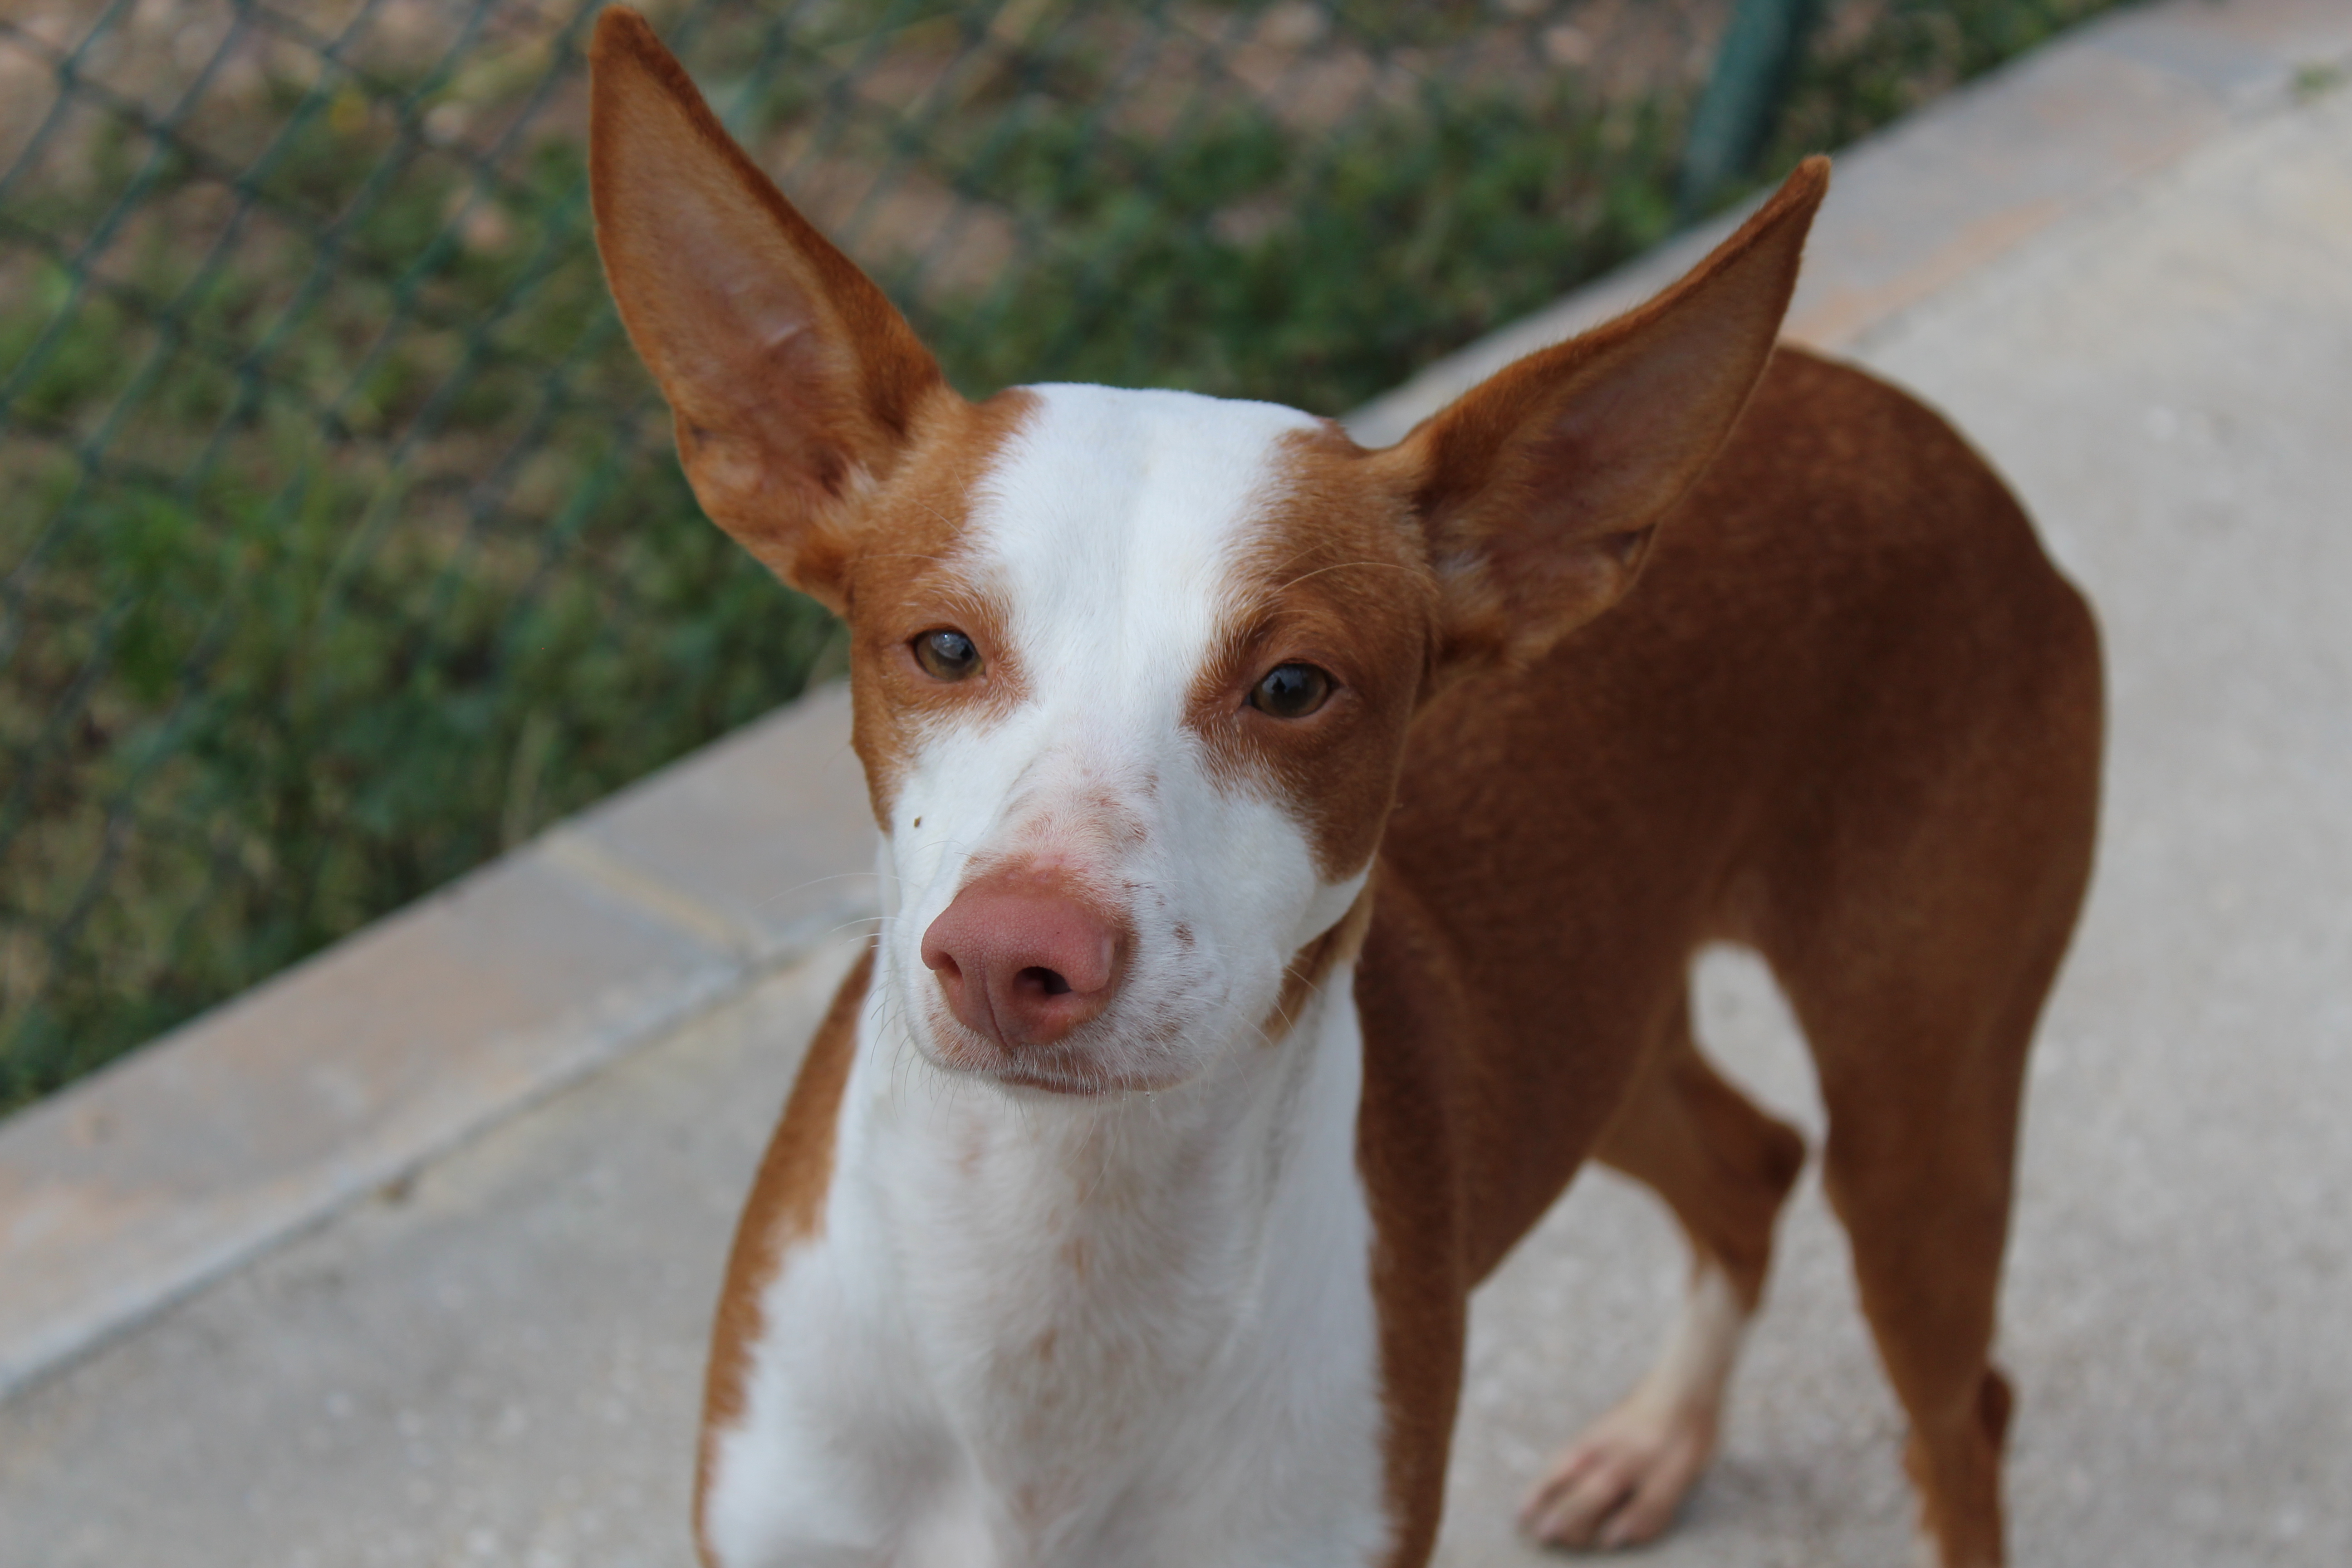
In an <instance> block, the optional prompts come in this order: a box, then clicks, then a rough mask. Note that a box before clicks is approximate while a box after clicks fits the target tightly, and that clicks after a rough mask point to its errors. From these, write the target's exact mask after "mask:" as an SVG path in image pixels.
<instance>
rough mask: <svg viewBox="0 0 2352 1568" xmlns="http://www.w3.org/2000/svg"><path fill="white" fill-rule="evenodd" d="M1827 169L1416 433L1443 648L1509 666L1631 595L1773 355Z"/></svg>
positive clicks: (1810, 166) (1402, 478) (1410, 459)
mask: <svg viewBox="0 0 2352 1568" xmlns="http://www.w3.org/2000/svg"><path fill="white" fill-rule="evenodd" d="M1828 188H1829V161H1828V160H1827V159H1824V158H1811V159H1808V160H1807V161H1806V162H1805V163H1803V164H1802V165H1801V166H1800V167H1799V168H1798V170H1797V172H1796V173H1795V174H1791V175H1790V177H1789V180H1788V182H1787V184H1783V185H1782V186H1781V187H1780V192H1779V194H1778V195H1775V196H1774V197H1773V198H1772V199H1771V200H1770V201H1769V202H1768V203H1766V204H1765V205H1764V207H1763V208H1762V210H1760V211H1759V212H1758V213H1757V214H1756V216H1754V217H1752V218H1750V219H1749V220H1748V222H1747V224H1745V225H1744V226H1742V227H1741V228H1740V230H1739V232H1738V233H1737V234H1735V235H1733V236H1732V237H1731V238H1729V239H1728V240H1726V241H1725V242H1724V243H1723V244H1722V245H1721V246H1720V247H1717V249H1716V251H1715V253H1714V254H1713V255H1711V256H1709V257H1708V258H1706V260H1705V261H1704V262H1702V263H1700V264H1699V266H1698V267H1697V268H1695V269H1693V270H1692V271H1691V272H1690V273H1689V275H1688V276H1686V277H1685V278H1684V279H1682V280H1681V281H1680V282H1678V283H1676V284H1675V286H1674V287H1673V288H1672V289H1668V290H1667V291H1666V292H1665V293H1664V294H1662V295H1660V296H1659V297H1658V298H1657V299H1655V300H1652V301H1651V302H1650V303H1649V304H1647V305H1645V306H1643V308H1642V309H1640V310H1636V311H1634V312H1633V314H1631V315H1628V316H1624V317H1622V318H1620V319H1619V320H1617V321H1612V322H1610V323H1608V324H1607V325H1605V326H1601V327H1599V328H1596V329H1594V330H1593V331H1590V332H1587V333H1585V334H1584V335H1583V336H1581V337H1578V338H1574V339H1571V340H1570V341H1569V342H1564V343H1561V344H1559V345H1558V346H1556V347H1553V348H1549V349H1546V350H1543V351H1541V352H1540V353H1533V354H1530V355H1528V357H1527V358H1525V359H1523V360H1520V361H1519V362H1517V363H1516V364H1513V365H1511V366H1509V367H1507V369H1505V370H1502V371H1500V372H1498V373H1496V374H1495V375H1493V376H1492V377H1490V378H1488V379H1487V380H1486V381H1485V382H1483V383H1481V384H1479V385H1477V386H1476V387H1475V388H1473V389H1472V390H1471V391H1469V392H1467V393H1465V394H1464V395H1462V397H1461V398H1459V399H1458V400H1457V401H1455V402H1454V404H1453V405H1451V406H1449V407H1447V408H1446V409H1445V410H1444V411H1443V412H1442V413H1439V414H1437V415H1435V416H1433V417H1431V418H1430V419H1428V420H1426V421H1425V422H1423V424H1422V425H1421V426H1418V427H1417V428H1416V429H1414V431H1413V432H1412V435H1410V436H1408V437H1405V438H1404V440H1402V442H1400V443H1398V444H1397V445H1396V446H1395V447H1391V448H1390V449H1389V450H1388V451H1386V452H1384V453H1381V454H1380V455H1379V457H1378V458H1377V459H1376V460H1377V461H1380V462H1382V463H1385V464H1392V465H1394V466H1395V468H1396V470H1397V473H1398V479H1397V482H1399V483H1401V484H1402V486H1403V487H1404V488H1405V489H1406V490H1407V492H1408V493H1409V494H1410V495H1411V496H1412V500H1413V504H1414V506H1415V509H1416V510H1417V511H1418V512H1419V515H1420V517H1421V519H1422V522H1423V528H1424V529H1425V531H1426V532H1427V535H1428V541H1429V549H1430V558H1431V560H1432V562H1433V563H1434V564H1435V566H1436V568H1437V572H1438V576H1439V580H1440V582H1441V584H1442V585H1443V590H1444V592H1443V598H1442V611H1441V614H1442V615H1443V617H1444V625H1443V637H1444V646H1445V649H1446V653H1447V654H1448V656H1449V658H1451V659H1453V660H1454V661H1456V662H1460V661H1465V660H1468V659H1475V658H1481V657H1489V658H1491V657H1500V658H1507V659H1515V660H1524V659H1528V658H1536V657H1538V656H1539V655H1541V654H1543V653H1544V652H1546V651H1548V650H1549V648H1550V647H1552V646H1553V645H1554V644H1556V643H1557V642H1559V639H1560V638H1561V637H1565V636H1567V635H1568V634H1569V633H1570V632H1571V631H1573V630H1575V629H1576V628H1577V627H1578V626H1581V625H1583V624H1584V623H1585V622H1586V621H1589V620H1591V618H1592V617H1593V616H1597V615H1599V614H1600V613H1601V611H1603V610H1605V609H1607V608H1608V607H1609V606H1610V605H1612V604H1614V603H1616V602H1617V600H1618V599H1619V598H1621V597H1622V596H1623V595H1624V594H1625V592H1626V590H1627V589H1628V588H1630V587H1632V586H1633V579H1634V577H1635V575H1636V574H1638V573H1639V572H1640V570H1641V567H1642V563H1643V559H1644V558H1645V557H1646V556H1647V554H1648V552H1649V547H1650V542H1651V539H1652V537H1653V535H1654V531H1655V530H1656V528H1657V524H1658V521H1659V520H1660V519H1661V518H1662V517H1664V515H1665V513H1666V512H1667V510H1669V509H1671V508H1672V507H1673V506H1674V504H1675V501H1677V500H1680V499H1681V498H1682V496H1683V494H1684V492H1685V491H1686V490H1687V489H1689V488H1690V487H1691V485H1692V484H1693V483H1694V482H1695V481H1696V479H1698V477H1699V475H1700V474H1701V473H1703V472H1704V471H1705V470H1706V466H1707V464H1708V462H1709V461H1710V460H1711V459H1712V458H1714V456H1715V454H1716V451H1717V448H1718V447H1721V446H1722V444H1723V441H1724V438H1725V437H1727V436H1728V435H1729V434H1730V432H1731V427H1732V426H1733V425H1734V424H1735V423H1736V422H1737V421H1738V417H1739V412H1740V410H1741V408H1742V407H1744V406H1745V405H1746V404H1747V402H1748V394H1749V393H1750V392H1751V391H1753V390H1754V388H1755V385H1756V383H1757V380H1758V378H1759V376H1760V375H1761V374H1763V371H1764V367H1765V365H1766V363H1768V362H1769V360H1770V358H1771V355H1772V344H1773V340H1774V338H1775V337H1776V336H1777V334H1778V333H1779V331H1780V317H1781V315H1782V313H1783V312H1784V311H1785V310H1787V309H1788V305H1789V296H1790V291H1791V290H1792V289H1794V288H1795V286H1796V279H1797V263H1798V259H1799V258H1800V256H1801V253H1802V251H1803V249H1804V244H1805V233H1806V230H1807V229H1808V228H1809V227H1810V226H1811V223H1812V217H1813V213H1814V210H1815V209H1816V208H1818V207H1819V206H1820V205H1821V200H1822V195H1823V194H1824V193H1825V192H1826V191H1827V190H1828Z"/></svg>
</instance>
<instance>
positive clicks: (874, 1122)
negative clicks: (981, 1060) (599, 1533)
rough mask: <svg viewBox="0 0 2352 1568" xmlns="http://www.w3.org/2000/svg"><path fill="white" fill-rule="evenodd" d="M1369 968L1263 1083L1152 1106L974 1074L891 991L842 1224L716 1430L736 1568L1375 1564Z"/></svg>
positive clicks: (844, 1150) (1379, 1544)
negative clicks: (914, 1055) (1364, 1022)
mask: <svg viewBox="0 0 2352 1568" xmlns="http://www.w3.org/2000/svg"><path fill="white" fill-rule="evenodd" d="M1349 978H1350V976H1349V973H1348V972H1347V971H1346V970H1344V969H1343V970H1342V971H1341V972H1339V973H1336V974H1334V975H1333V976H1332V978H1331V984H1330V985H1329V986H1328V989H1327V990H1326V992H1325V994H1324V999H1323V1000H1322V1001H1321V1002H1320V1003H1319V1004H1318V1005H1317V1006H1316V1007H1315V1008H1314V1009H1313V1014H1312V1016H1310V1017H1309V1018H1307V1019H1304V1020H1302V1026H1301V1027H1300V1029H1299V1030H1297V1031H1296V1032H1294V1033H1293V1034H1292V1035H1291V1036H1290V1037H1288V1038H1287V1039H1286V1041H1285V1042H1284V1043H1283V1044H1281V1045H1279V1046H1276V1047H1266V1053H1265V1056H1264V1057H1263V1058H1261V1059H1259V1060H1257V1061H1255V1062H1246V1063H1244V1064H1241V1067H1240V1069H1239V1070H1238V1071H1237V1072H1236V1073H1235V1074H1234V1075H1233V1076H1231V1077H1228V1078H1221V1079H1213V1080H1211V1081H1209V1082H1205V1083H1202V1084H1199V1085H1194V1086H1188V1087H1187V1088H1186V1089H1183V1090H1181V1091H1177V1092H1175V1093H1171V1094H1167V1095H1162V1096H1160V1097H1157V1098H1156V1099H1154V1100H1129V1101H1127V1102H1125V1103H1124V1104H1123V1105H1114V1104H1111V1103H1108V1102H1080V1103H1075V1104H1070V1105H1062V1104H1057V1103H1051V1102H1045V1101H1042V1100H1013V1099H1010V1098H1008V1097H1006V1096H1004V1095H1003V1093H1001V1092H1000V1091H997V1090H995V1089H990V1088H988V1087H986V1086H980V1085H971V1084H967V1083H959V1082H953V1081H947V1080H943V1079H940V1078H938V1077H937V1076H935V1075H933V1074H931V1073H929V1071H928V1070H926V1069H921V1068H914V1067H911V1066H910V1065H909V1064H908V1061H907V1059H906V1058H904V1057H903V1056H901V1055H899V1054H898V1052H897V1051H896V1050H895V1049H893V1048H891V1047H889V1045H888V1042H887V1037H885V1036H883V1035H882V1034H881V1033H880V1030H881V1028H882V1026H883V1020H884V1018H885V1016H887V1009H886V1008H882V1007H880V1006H878V1005H876V1004H874V1003H873V1002H871V1001H870V1000H869V1005H868V1009H867V1016H866V1021H865V1024H864V1025H863V1026H862V1028H861V1040H860V1045H859V1050H858V1056H857V1060H856V1067H855V1068H853V1070H852V1075H851V1079H850V1084H849V1087H848V1089H847V1092H846V1095H845V1104H844V1109H843V1113H842V1123H841V1127H840V1132H839V1136H840V1142H839V1152H838V1156H837V1163H836V1168H835V1173H834V1179H833V1184H832V1186H831V1188H830V1189H829V1192H828V1194H827V1201H826V1205H825V1210H824V1230H823V1233H822V1235H821V1236H820V1237H818V1238H816V1239H815V1240H814V1241H812V1242H810V1243H808V1244H805V1245H804V1246H803V1247H800V1248H799V1249H797V1250H796V1251H794V1252H793V1254H792V1255H790V1256H789V1257H788V1258H786V1260H785V1263H784V1266H783V1268H782V1270H781V1271H780V1272H779V1274H778V1277H777V1278H776V1279H774V1280H773V1281H772V1282H771V1284H770V1285H769V1287H768V1289H767V1291H766V1294H765V1298H764V1300H763V1313H762V1319H763V1324H764V1328H763V1331H762V1333H761V1338H760V1340H759V1342H758V1343H757V1344H756V1345H755V1346H754V1348H753V1353H752V1359H751V1376H750V1380H749V1384H748V1386H747V1388H746V1391H745V1392H746V1395H747V1397H746V1399H745V1401H744V1408H743V1418H742V1420H741V1421H740V1424H738V1425H737V1426H734V1427H733V1428H731V1429H730V1430H727V1431H724V1432H720V1433H718V1434H715V1435H714V1436H715V1442H716V1445H717V1446H716V1447H715V1449H714V1452H713V1454H712V1456H711V1458H712V1460H713V1465H712V1470H711V1474H710V1479H709V1496H708V1497H707V1499H706V1503H705V1510H704V1533H705V1535H706V1538H707V1540H708V1542H709V1547H710V1549H711V1551H712V1552H713V1554H714V1556H715V1557H716V1559H717V1561H718V1562H719V1563H720V1564H721V1565H722V1568H784V1565H793V1568H798V1565H801V1564H834V1563H842V1564H847V1563H860V1564H877V1565H878V1564H883V1563H888V1564H892V1565H893V1568H950V1565H952V1568H1016V1565H1017V1568H1048V1565H1059V1564H1068V1565H1071V1568H1076V1565H1079V1564H1085V1565H1087V1568H1113V1565H1120V1568H1129V1565H1131V1568H1159V1565H1163V1564H1164V1565H1166V1568H1177V1565H1179V1564H1184V1565H1188V1568H1189V1565H1192V1564H1198V1563H1231V1564H1235V1565H1236V1568H1239V1565H1244V1564H1256V1563H1263V1564H1269V1565H1271V1564H1298V1565H1302V1568H1304V1565H1307V1564H1314V1565H1318V1568H1320V1565H1326V1564H1328V1565H1330V1568H1339V1565H1341V1564H1349V1565H1360V1564H1363V1563H1370V1562H1373V1561H1376V1560H1377V1559H1378V1558H1379V1557H1380V1556H1381V1553H1382V1550H1383V1548H1384V1547H1385V1545H1386V1543H1387V1540H1388V1534H1389V1531H1388V1521H1387V1513H1386V1507H1385V1500H1384V1483H1383V1475H1382V1447H1381V1396H1380V1378H1379V1371H1378V1354H1377V1331H1376V1321H1375V1310H1374V1306H1373V1302H1372V1298H1371V1290H1370V1245H1371V1221H1370V1215H1369V1213H1368V1212H1367V1209H1366V1207H1365V1202H1364V1196H1363V1190H1362V1186H1361V1184H1360V1181H1359V1180H1358V1178H1357V1175H1356V1154H1355V1138H1356V1106H1357V1101H1358V1091H1359V1086H1360V1077H1361V1045H1360V1034H1359V1030H1358V1026H1357V1020H1356V1016H1355V1011H1354V1006H1353V1003H1352V999H1351V997H1350V996H1349ZM878 979H879V977H877V981H878ZM875 990H876V994H887V989H886V987H885V986H884V985H883V984H877V986H876V988H875ZM877 1047H881V1048H877Z"/></svg>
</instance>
